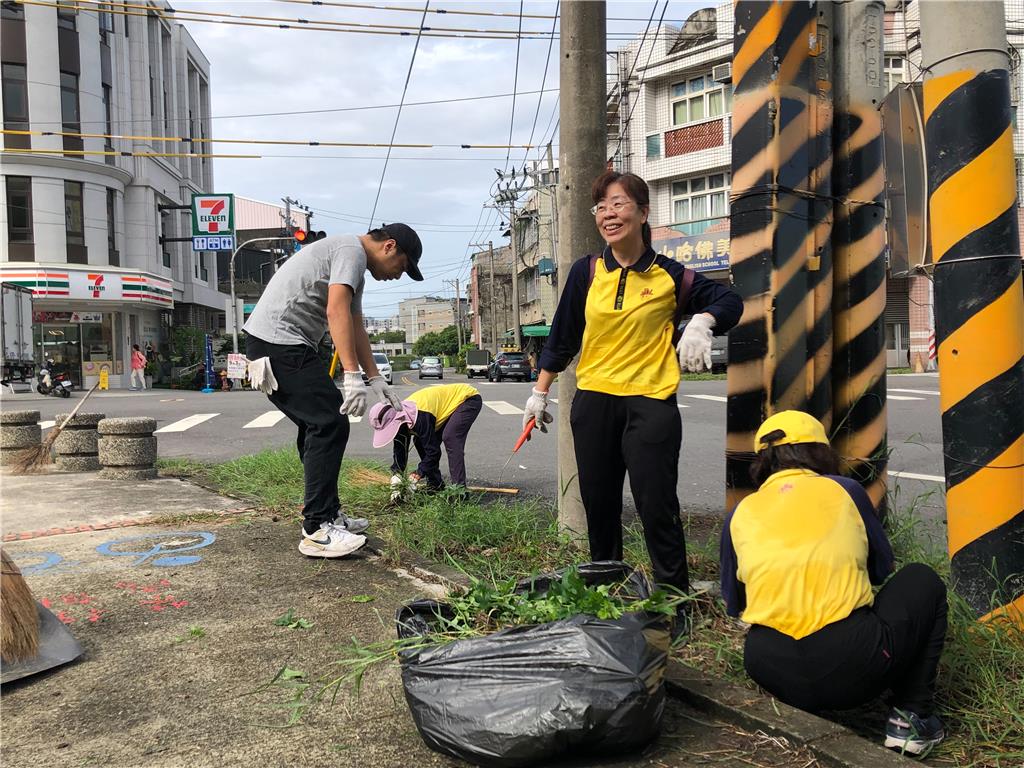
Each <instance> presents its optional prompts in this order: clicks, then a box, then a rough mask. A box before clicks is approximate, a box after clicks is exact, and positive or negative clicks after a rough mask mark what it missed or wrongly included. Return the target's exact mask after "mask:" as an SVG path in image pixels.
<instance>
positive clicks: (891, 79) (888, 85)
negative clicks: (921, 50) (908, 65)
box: [884, 56, 906, 93]
mask: <svg viewBox="0 0 1024 768" xmlns="http://www.w3.org/2000/svg"><path fill="white" fill-rule="evenodd" d="M903 82H906V78H905V77H904V65H903V59H902V58H901V57H899V56H886V57H885V80H884V85H885V92H886V93H888V92H889V91H891V90H892V89H893V88H895V87H896V86H897V85H899V84H900V83H903Z"/></svg>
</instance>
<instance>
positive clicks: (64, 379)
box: [36, 360, 74, 397]
mask: <svg viewBox="0 0 1024 768" xmlns="http://www.w3.org/2000/svg"><path fill="white" fill-rule="evenodd" d="M73 388H74V384H73V383H72V382H71V377H70V376H68V374H67V373H66V372H63V371H62V372H60V373H57V372H56V371H55V370H54V362H53V361H52V360H47V361H46V365H45V366H43V367H42V368H40V369H39V373H37V374H36V392H38V393H39V394H40V395H53V396H54V397H71V390H72V389H73Z"/></svg>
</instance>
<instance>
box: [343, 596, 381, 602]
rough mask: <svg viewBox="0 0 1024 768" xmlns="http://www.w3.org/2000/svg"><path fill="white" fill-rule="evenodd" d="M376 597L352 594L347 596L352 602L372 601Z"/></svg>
mask: <svg viewBox="0 0 1024 768" xmlns="http://www.w3.org/2000/svg"><path fill="white" fill-rule="evenodd" d="M376 599H377V598H375V597H374V596H373V595H354V596H353V597H351V598H349V601H350V602H353V603H372V602H373V601H374V600H376Z"/></svg>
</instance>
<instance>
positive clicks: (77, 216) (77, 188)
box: [64, 181, 85, 246]
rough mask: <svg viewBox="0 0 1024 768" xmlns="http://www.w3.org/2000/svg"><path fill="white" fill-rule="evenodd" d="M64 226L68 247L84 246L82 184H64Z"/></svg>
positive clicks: (70, 182) (68, 182)
mask: <svg viewBox="0 0 1024 768" xmlns="http://www.w3.org/2000/svg"><path fill="white" fill-rule="evenodd" d="M64 226H65V227H66V228H67V243H68V245H82V246H84V245H85V215H84V211H83V210H82V182H80V181H65V182H64Z"/></svg>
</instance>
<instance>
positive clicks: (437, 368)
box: [419, 357, 444, 379]
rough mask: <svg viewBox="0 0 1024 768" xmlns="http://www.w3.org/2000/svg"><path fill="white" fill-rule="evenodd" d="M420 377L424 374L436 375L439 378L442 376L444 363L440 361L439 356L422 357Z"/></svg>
mask: <svg viewBox="0 0 1024 768" xmlns="http://www.w3.org/2000/svg"><path fill="white" fill-rule="evenodd" d="M419 370H420V378H421V379H422V378H423V377H424V376H437V378H439V379H443V378H444V365H443V364H442V363H441V358H440V357H424V358H423V360H422V361H421V362H420V369H419Z"/></svg>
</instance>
